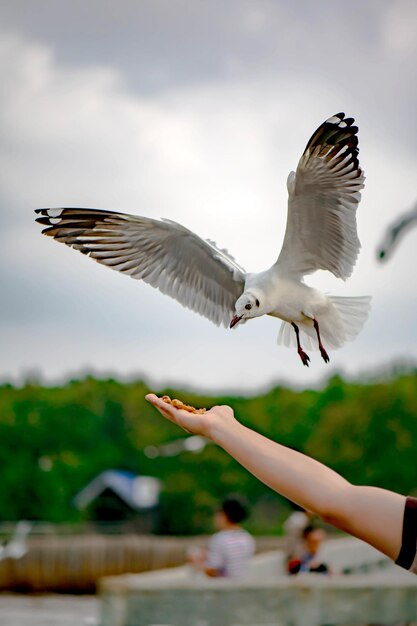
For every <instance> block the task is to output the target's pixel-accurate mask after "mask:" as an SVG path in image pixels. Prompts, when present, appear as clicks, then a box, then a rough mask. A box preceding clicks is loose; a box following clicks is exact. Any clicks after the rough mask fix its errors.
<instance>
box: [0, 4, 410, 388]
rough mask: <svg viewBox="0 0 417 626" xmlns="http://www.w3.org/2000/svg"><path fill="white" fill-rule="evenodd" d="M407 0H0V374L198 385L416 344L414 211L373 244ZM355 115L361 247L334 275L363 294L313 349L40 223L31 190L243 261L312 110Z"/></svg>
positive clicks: (333, 283) (326, 283)
mask: <svg viewBox="0 0 417 626" xmlns="http://www.w3.org/2000/svg"><path fill="white" fill-rule="evenodd" d="M416 67H417V3H416V2H415V1H414V0H396V2H395V3H394V2H391V1H389V0H386V1H385V0H374V1H371V0H369V1H366V0H365V1H364V0H360V1H359V0H358V1H353V2H350V3H349V4H346V3H345V2H343V3H342V2H337V1H336V2H335V1H334V0H332V1H331V2H330V1H321V2H314V3H313V2H310V1H308V0H301V1H297V2H292V1H287V2H283V1H278V0H277V1H273V0H257V1H256V2H255V1H251V0H228V1H226V2H224V1H220V0H210V1H208V0H207V1H204V2H202V1H198V0H194V1H193V2H185V1H182V0H165V1H162V0H149V1H144V0H136V1H127V0H119V1H118V2H115V1H113V2H105V1H104V0H99V1H98V0H97V1H88V0H83V1H82V2H81V1H73V2H64V1H62V2H59V1H56V2H51V1H46V0H38V1H37V2H32V1H30V0H27V1H23V0H22V1H19V0H15V1H14V2H8V3H6V2H3V3H1V4H0V84H1V86H2V87H1V94H2V95H1V100H0V137H1V141H0V216H1V230H0V261H1V265H0V268H1V269H0V294H1V295H0V298H1V301H0V379H1V380H12V381H14V380H21V379H22V378H24V377H25V376H27V375H31V374H32V373H33V372H37V373H38V375H41V376H43V377H44V379H45V380H48V381H53V380H62V379H65V377H67V376H76V375H78V373H80V372H85V371H94V372H95V373H98V374H107V373H113V374H117V375H123V376H135V375H139V376H141V375H143V376H145V377H146V378H148V380H150V381H151V382H152V383H153V384H154V385H156V386H160V385H162V384H164V383H167V382H177V383H178V384H181V385H187V386H192V387H197V388H200V389H208V390H219V389H240V390H242V391H245V390H247V391H254V390H256V389H258V388H260V387H266V386H268V385H269V384H270V383H272V382H279V381H281V382H282V381H283V382H288V383H290V384H291V385H296V386H311V385H316V384H318V383H319V382H320V381H322V380H323V379H324V377H327V376H328V375H329V374H330V373H332V372H334V371H340V370H343V371H344V372H347V373H349V374H350V375H353V376H361V375H362V373H363V372H365V371H367V370H369V369H375V368H378V369H380V368H386V367H389V365H390V364H391V363H393V362H398V361H404V360H407V361H413V360H414V361H415V360H416V357H417V333H416V329H415V324H416V319H417V289H416V279H415V268H416V267H417V231H416V232H414V233H412V232H411V233H409V235H408V236H407V237H406V238H405V239H404V241H403V242H402V243H401V246H400V247H399V248H398V250H397V251H396V253H395V255H394V256H393V257H392V259H391V260H390V262H389V263H387V264H385V265H380V264H378V263H377V261H376V258H375V251H376V247H377V244H378V242H379V240H380V239H381V238H382V236H383V233H384V230H385V228H386V226H387V225H388V224H389V223H390V222H391V221H392V220H394V219H395V218H396V217H397V216H398V215H399V214H400V213H402V212H403V211H406V210H408V209H409V208H410V207H411V206H412V205H413V204H414V202H415V200H416V197H417V185H416V173H417V168H416V165H417V114H416V111H417V80H416V78H417V77H416ZM338 111H345V112H346V113H347V114H348V115H349V116H353V117H355V118H356V121H357V124H358V125H359V145H360V161H361V165H362V166H363V168H364V170H365V173H366V177H367V180H366V187H365V190H364V192H363V196H362V202H361V204H360V206H359V209H358V230H359V237H360V239H361V242H362V251H361V255H360V257H359V260H358V263H357V265H356V268H355V270H354V274H353V276H352V278H351V279H349V281H347V282H346V283H343V282H342V281H340V280H336V279H335V278H334V277H333V276H332V275H331V274H328V273H320V274H316V275H313V276H311V277H309V278H308V281H307V282H308V283H309V284H311V285H312V286H316V287H319V288H321V289H323V290H324V291H328V292H332V293H335V294H337V295H366V294H370V295H372V296H373V308H372V312H371V315H370V317H369V320H368V322H367V324H366V326H365V327H364V329H363V331H362V332H361V334H360V335H359V336H358V338H357V339H356V340H355V341H354V342H353V343H351V344H347V345H346V347H344V348H342V349H340V350H338V351H336V352H332V353H331V354H330V357H331V362H330V364H329V365H325V364H324V362H323V361H322V360H321V358H320V356H319V354H318V353H317V352H315V353H312V354H311V355H310V356H311V359H312V362H311V367H310V368H309V369H307V368H305V367H303V366H302V364H301V361H300V359H299V357H298V355H297V354H296V351H295V350H290V349H288V348H284V347H279V346H277V345H276V338H277V335H278V331H279V326H280V322H279V320H276V319H272V318H266V317H264V318H261V319H257V320H253V321H251V322H250V323H247V324H245V325H244V326H242V327H241V328H238V329H236V330H235V331H230V330H226V329H219V328H217V327H215V326H214V325H212V324H211V323H210V322H208V321H207V320H206V319H204V318H200V317H199V316H197V315H196V314H194V313H192V312H190V311H188V310H186V309H183V308H182V307H181V306H180V305H179V304H178V303H177V302H175V301H172V300H170V299H169V298H168V297H166V296H163V295H162V294H160V293H159V292H158V291H156V290H153V289H152V288H151V287H149V286H147V285H145V284H143V283H141V282H139V281H134V280H132V279H130V278H128V277H126V276H122V275H119V274H118V273H116V272H112V271H110V270H108V269H107V268H104V267H102V266H99V265H98V264H96V263H93V262H92V261H91V260H90V259H88V258H85V257H83V256H82V255H80V254H78V253H76V252H75V251H73V250H71V249H69V248H66V247H65V246H62V245H58V244H57V243H56V242H54V241H52V240H49V239H47V238H45V237H42V236H41V235H40V228H39V226H38V225H37V224H35V222H34V215H33V209H35V208H37V207H48V206H82V207H99V208H105V209H112V210H120V211H126V212H131V213H136V214H139V215H146V216H149V217H155V218H159V217H166V218H170V219H173V220H175V221H178V222H180V223H182V224H184V225H185V226H187V227H188V228H190V229H192V230H194V231H195V232H197V233H198V234H199V235H201V236H203V237H207V238H211V239H213V240H215V241H216V242H217V243H218V244H220V245H221V247H226V248H227V249H228V250H229V251H230V252H231V253H232V254H233V255H234V256H235V258H236V260H237V261H238V262H239V263H240V264H241V265H243V267H245V268H246V269H247V270H249V271H258V270H262V269H266V268H267V267H269V265H270V264H271V263H273V262H274V261H275V259H276V257H277V254H278V252H279V249H280V246H281V243H282V237H283V233H284V228H285V219H286V197H287V193H286V178H287V175H288V172H289V171H290V170H291V169H295V167H296V165H297V162H298V159H299V157H300V155H301V153H302V151H303V149H304V147H305V144H306V142H307V140H308V139H309V137H310V135H311V134H312V132H313V131H314V130H315V128H316V127H317V126H318V125H319V124H320V123H321V122H322V121H323V120H324V119H326V118H327V117H329V116H331V115H332V114H334V113H336V112H338Z"/></svg>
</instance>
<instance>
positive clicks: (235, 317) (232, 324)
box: [230, 315, 243, 328]
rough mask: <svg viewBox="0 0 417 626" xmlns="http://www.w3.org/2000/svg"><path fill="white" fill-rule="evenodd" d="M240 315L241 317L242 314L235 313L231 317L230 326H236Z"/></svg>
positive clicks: (240, 317)
mask: <svg viewBox="0 0 417 626" xmlns="http://www.w3.org/2000/svg"><path fill="white" fill-rule="evenodd" d="M242 317H243V315H235V316H234V318H233V319H232V321H231V322H230V328H233V326H236V324H237V323H238V322H240V320H241V319H242Z"/></svg>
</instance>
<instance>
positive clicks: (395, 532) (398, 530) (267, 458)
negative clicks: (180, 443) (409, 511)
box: [146, 394, 405, 560]
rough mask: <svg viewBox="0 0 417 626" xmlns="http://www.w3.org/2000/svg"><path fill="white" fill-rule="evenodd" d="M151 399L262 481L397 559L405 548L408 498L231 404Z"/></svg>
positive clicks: (168, 416) (170, 417)
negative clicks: (196, 408)
mask: <svg viewBox="0 0 417 626" xmlns="http://www.w3.org/2000/svg"><path fill="white" fill-rule="evenodd" d="M146 399H147V400H148V401H149V402H150V403H151V404H153V405H154V406H155V407H156V408H157V409H158V410H159V411H160V413H161V414H162V415H164V417H166V418H167V419H169V420H170V421H172V422H174V423H175V424H177V425H178V426H180V427H181V428H183V429H185V430H186V431H187V432H190V433H193V434H198V435H202V436H204V437H207V438H208V439H211V440H212V441H213V442H214V443H216V444H218V445H219V446H221V447H222V448H223V449H224V450H226V452H228V453H229V454H230V455H231V456H232V457H233V458H235V459H236V460H237V461H238V462H239V463H240V464H241V465H243V466H244V467H245V468H246V469H247V470H248V471H249V472H251V473H252V474H253V475H254V476H256V477H257V478H259V480H261V481H262V482H263V483H265V484H266V485H268V486H269V487H271V489H273V490H274V491H277V492H278V493H280V494H281V495H283V496H285V497H286V498H288V499H289V500H292V501H293V502H296V503H297V504H299V505H300V506H302V507H303V508H305V509H307V510H309V511H312V512H313V513H316V514H317V515H319V516H320V517H321V518H322V519H324V520H325V521H327V522H329V523H330V524H333V525H334V526H336V527H337V528H340V529H341V530H344V531H345V532H347V533H350V534H351V535H353V536H355V537H358V538H359V539H362V540H363V541H366V542H367V543H369V544H371V545H372V546H374V547H375V548H377V549H378V550H380V551H381V552H383V553H384V554H386V555H387V556H389V557H390V558H391V559H393V560H395V559H396V558H397V556H398V553H399V551H400V547H401V536H402V524H403V514H404V506H405V497H404V496H401V495H399V494H397V493H394V492H392V491H387V490H385V489H379V488H377V487H358V486H354V485H352V484H350V483H349V482H348V481H347V480H345V479H344V478H342V476H340V475H339V474H337V473H336V472H334V471H333V470H331V469H330V468H328V467H326V466H325V465H323V464H322V463H319V462H318V461H315V460H314V459H312V458H310V457H308V456H305V455H304V454H301V453H300V452H296V451H295V450H291V449H290V448H286V447H285V446H282V445H280V444H278V443H275V442H273V441H271V440H270V439H267V438H266V437H263V436H262V435H260V434H258V433H256V432H254V431H253V430H251V429H249V428H246V427H245V426H243V425H242V424H240V423H239V422H238V421H237V420H236V419H235V417H234V414H233V411H232V409H231V408H230V407H228V406H215V407H213V408H212V409H210V411H207V412H206V413H204V414H202V415H201V414H199V415H196V414H193V413H188V412H187V411H183V410H178V409H175V408H174V407H173V406H172V405H169V404H166V403H165V402H163V401H162V400H161V399H160V398H158V397H157V396H155V395H154V394H149V395H147V396H146Z"/></svg>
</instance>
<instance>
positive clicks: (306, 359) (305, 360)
mask: <svg viewBox="0 0 417 626" xmlns="http://www.w3.org/2000/svg"><path fill="white" fill-rule="evenodd" d="M298 354H299V356H300V359H301V360H302V362H303V365H306V366H307V367H309V361H310V357H309V356H308V354H307V353H306V352H304V350H303V349H302V348H301V347H300V348H298Z"/></svg>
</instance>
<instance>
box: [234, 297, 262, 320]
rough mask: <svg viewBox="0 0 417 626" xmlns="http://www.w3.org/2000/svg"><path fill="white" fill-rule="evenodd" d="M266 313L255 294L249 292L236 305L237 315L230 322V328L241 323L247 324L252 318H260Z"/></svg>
mask: <svg viewBox="0 0 417 626" xmlns="http://www.w3.org/2000/svg"><path fill="white" fill-rule="evenodd" d="M263 313H264V311H261V303H260V301H259V298H258V297H257V296H255V295H254V294H253V293H250V292H249V291H247V292H246V293H243V294H242V295H241V296H240V298H239V299H238V300H236V304H235V314H234V316H233V319H232V321H231V322H230V328H233V327H234V326H236V324H238V323H239V322H246V320H249V319H251V318H252V317H259V316H260V315H263Z"/></svg>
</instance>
